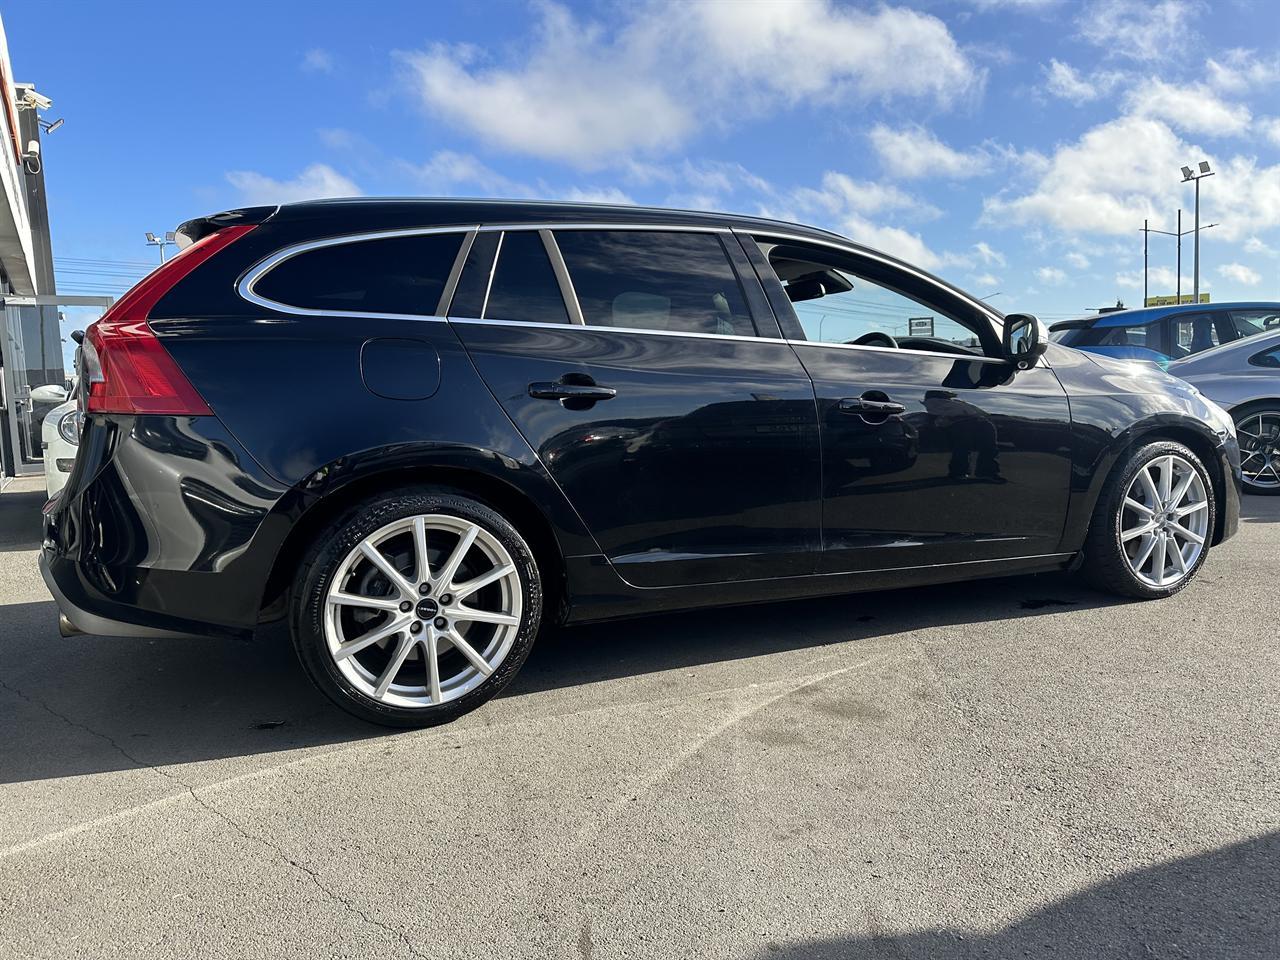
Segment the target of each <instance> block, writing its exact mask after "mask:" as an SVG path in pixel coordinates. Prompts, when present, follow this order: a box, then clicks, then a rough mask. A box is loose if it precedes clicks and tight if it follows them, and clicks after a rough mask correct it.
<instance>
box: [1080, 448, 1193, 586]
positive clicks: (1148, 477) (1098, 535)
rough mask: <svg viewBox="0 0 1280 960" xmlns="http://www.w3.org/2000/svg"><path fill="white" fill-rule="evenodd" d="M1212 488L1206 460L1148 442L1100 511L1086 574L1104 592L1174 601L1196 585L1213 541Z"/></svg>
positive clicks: (1121, 468)
mask: <svg viewBox="0 0 1280 960" xmlns="http://www.w3.org/2000/svg"><path fill="white" fill-rule="evenodd" d="M1215 517H1216V504H1215V502H1214V493H1213V483H1212V482H1211V480H1210V479H1209V473H1208V471H1207V470H1206V469H1205V467H1204V464H1203V463H1201V461H1200V458H1199V457H1197V456H1196V455H1195V453H1193V452H1192V451H1191V450H1189V449H1188V448H1187V447H1184V446H1183V445H1182V444H1180V443H1174V442H1172V441H1157V442H1154V443H1148V444H1146V445H1144V446H1142V447H1140V448H1138V449H1136V450H1134V451H1133V452H1132V453H1131V454H1130V455H1129V457H1128V459H1126V460H1125V461H1124V462H1123V463H1121V464H1120V465H1118V466H1117V468H1116V469H1115V470H1114V471H1113V473H1112V475H1111V477H1110V478H1108V480H1107V483H1106V485H1105V486H1104V487H1103V490H1102V494H1101V495H1100V496H1099V497H1098V504H1097V507H1096V508H1095V510H1094V515H1093V520H1092V522H1091V523H1090V525H1089V535H1088V538H1087V540H1086V542H1085V551H1084V567H1083V572H1084V574H1085V576H1086V577H1087V578H1088V579H1089V581H1090V582H1091V583H1092V584H1093V585H1094V586H1096V587H1098V588H1099V589H1101V590H1106V591H1109V592H1111V593H1118V594H1121V595H1124V596H1130V597H1140V598H1142V599H1156V598H1159V597H1168V596H1171V595H1173V594H1175V593H1177V592H1178V591H1179V590H1181V589H1182V588H1183V587H1185V586H1186V585H1187V584H1188V583H1190V582H1191V578H1192V577H1194V576H1195V575H1196V571H1198V570H1199V569H1200V567H1201V565H1202V564H1203V563H1204V561H1205V557H1206V556H1207V555H1208V553H1209V543H1210V541H1211V540H1212V538H1213V529H1214V522H1215Z"/></svg>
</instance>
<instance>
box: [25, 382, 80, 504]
mask: <svg viewBox="0 0 1280 960" xmlns="http://www.w3.org/2000/svg"><path fill="white" fill-rule="evenodd" d="M31 397H32V399H33V400H42V401H44V402H46V403H49V402H57V401H58V400H62V401H63V402H62V403H59V404H58V406H56V407H54V408H53V409H52V410H50V411H49V412H48V413H47V414H45V417H44V422H43V423H42V424H41V426H40V446H41V448H42V450H43V452H44V483H45V489H46V490H47V491H48V493H49V496H50V497H53V496H54V495H55V494H57V493H58V492H59V491H60V490H61V489H62V487H63V485H65V484H66V482H67V477H68V476H69V475H70V474H71V465H72V464H73V463H75V460H76V451H77V450H79V448H80V411H79V410H78V409H77V404H76V401H75V400H73V399H68V393H67V391H66V390H65V389H64V388H63V387H59V386H56V385H54V384H49V385H47V386H43V387H36V388H35V389H33V390H32V391H31Z"/></svg>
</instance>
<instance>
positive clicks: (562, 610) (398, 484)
mask: <svg viewBox="0 0 1280 960" xmlns="http://www.w3.org/2000/svg"><path fill="white" fill-rule="evenodd" d="M421 486H432V487H437V488H438V487H448V488H450V489H452V490H456V491H457V492H458V493H460V494H463V495H465V496H469V497H472V498H474V499H476V500H479V501H481V502H482V503H485V504H486V505H488V506H489V507H491V508H493V509H494V510H497V511H498V512H499V513H501V514H503V515H504V516H505V517H506V518H507V519H508V520H509V521H510V522H511V524H512V525H513V526H514V527H515V528H516V529H517V530H518V531H519V532H520V535H521V536H522V537H524V539H525V541H526V542H527V543H528V544H529V547H530V549H531V550H532V551H533V555H534V559H535V560H536V561H537V563H538V568H539V570H540V571H541V575H542V579H543V590H544V605H543V606H544V610H545V616H546V619H547V620H548V621H549V622H551V623H559V622H561V621H562V620H563V619H564V615H565V614H566V613H567V598H568V591H567V589H566V584H565V562H564V554H563V552H562V551H561V548H560V544H559V541H558V540H557V538H556V535H555V531H554V529H553V527H552V525H551V522H550V521H549V520H548V519H547V517H546V515H545V514H544V513H543V511H542V510H541V509H540V508H539V507H538V506H537V504H536V503H535V502H534V501H533V500H532V499H531V498H530V497H529V496H528V495H526V494H525V493H524V492H522V491H520V490H518V489H516V488H515V487H514V486H512V485H511V484H509V483H506V482H505V481H502V480H499V479H496V478H494V477H492V476H490V475H488V474H485V473H481V472H479V471H475V470H469V469H466V468H460V467H453V466H438V465H435V464H423V465H421V466H416V467H405V466H401V465H397V466H394V467H387V468H385V469H380V470H376V471H373V472H370V473H366V474H364V475H362V476H360V477H357V478H353V479H351V480H349V481H347V482H346V483H344V484H343V485H342V486H340V487H338V488H336V489H334V490H333V491H331V492H330V493H328V494H326V495H325V496H323V497H322V498H320V499H319V500H318V501H317V502H315V503H314V504H312V505H311V507H309V508H308V509H307V510H306V511H305V512H304V513H303V514H302V515H301V516H300V517H299V518H298V520H297V522H295V523H294V525H293V527H292V528H291V529H290V531H289V533H288V535H287V536H286V537H285V538H284V541H283V542H282V543H281V545H280V548H279V549H278V550H277V551H276V556H275V560H274V561H273V563H272V565H271V570H270V573H269V574H268V576H267V580H266V584H265V586H264V589H263V595H262V601H261V604H260V615H259V620H260V622H266V621H273V620H277V619H280V618H281V617H283V616H284V613H285V609H286V605H287V598H288V593H289V587H290V585H291V584H292V583H293V581H294V577H295V575H296V573H297V570H298V566H299V564H300V563H301V562H302V559H303V557H304V556H305V555H306V553H307V550H308V548H309V547H310V546H311V544H312V543H314V542H315V539H316V537H317V536H319V535H320V533H321V532H322V531H324V530H325V529H326V528H327V527H328V525H329V524H331V523H332V522H334V521H336V520H337V519H338V518H339V517H340V516H342V514H343V513H345V512H346V511H347V510H349V509H350V508H351V507H352V506H354V505H355V504H357V503H359V502H360V501H362V500H366V499H368V498H370V497H372V496H375V495H377V494H380V493H386V492H388V491H392V490H405V489H410V490H411V489H413V488H415V487H421Z"/></svg>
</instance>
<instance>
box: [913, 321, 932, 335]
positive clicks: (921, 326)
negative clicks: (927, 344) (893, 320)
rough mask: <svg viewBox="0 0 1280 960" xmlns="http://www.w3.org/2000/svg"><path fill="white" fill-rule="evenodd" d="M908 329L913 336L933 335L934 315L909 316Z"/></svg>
mask: <svg viewBox="0 0 1280 960" xmlns="http://www.w3.org/2000/svg"><path fill="white" fill-rule="evenodd" d="M907 330H908V332H909V333H910V335H911V336H913V337H932V336H933V317H908V318H907Z"/></svg>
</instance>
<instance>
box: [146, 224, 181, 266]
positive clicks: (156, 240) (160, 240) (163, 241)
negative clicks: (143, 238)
mask: <svg viewBox="0 0 1280 960" xmlns="http://www.w3.org/2000/svg"><path fill="white" fill-rule="evenodd" d="M177 242H178V238H177V237H176V236H174V233H173V231H172V230H170V231H169V232H168V233H165V234H162V235H161V236H158V237H157V236H156V235H155V234H154V233H152V232H151V231H149V230H148V231H147V246H148V247H159V248H160V262H161V263H164V248H165V247H167V246H169V245H170V244H171V243H177Z"/></svg>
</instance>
